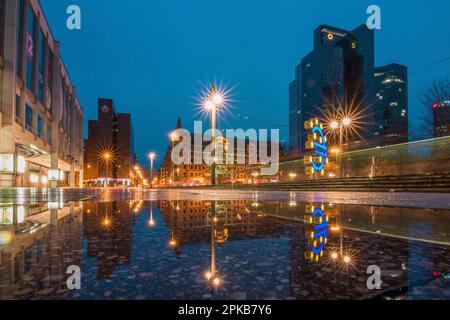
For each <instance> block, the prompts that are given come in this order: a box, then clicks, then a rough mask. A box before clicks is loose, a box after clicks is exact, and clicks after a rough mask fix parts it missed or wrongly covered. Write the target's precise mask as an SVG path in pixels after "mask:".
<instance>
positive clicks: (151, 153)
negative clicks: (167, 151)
mask: <svg viewBox="0 0 450 320" xmlns="http://www.w3.org/2000/svg"><path fill="white" fill-rule="evenodd" d="M148 158H149V159H150V184H151V183H152V181H153V162H154V161H155V159H156V153H154V152H150V153H149V154H148Z"/></svg>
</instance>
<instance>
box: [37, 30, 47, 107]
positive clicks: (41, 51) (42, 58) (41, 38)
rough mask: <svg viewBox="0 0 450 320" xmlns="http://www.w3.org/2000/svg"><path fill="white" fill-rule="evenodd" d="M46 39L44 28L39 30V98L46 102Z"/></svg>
mask: <svg viewBox="0 0 450 320" xmlns="http://www.w3.org/2000/svg"><path fill="white" fill-rule="evenodd" d="M45 44H46V39H45V37H44V34H43V33H42V30H39V54H40V59H39V74H38V99H39V101H40V102H41V103H42V104H44V70H45V69H44V68H45V54H44V48H46V45H45Z"/></svg>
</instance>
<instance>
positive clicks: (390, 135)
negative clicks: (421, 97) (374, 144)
mask: <svg viewBox="0 0 450 320" xmlns="http://www.w3.org/2000/svg"><path fill="white" fill-rule="evenodd" d="M375 86H376V97H377V100H378V102H377V107H376V112H375V117H376V123H377V124H379V125H380V126H379V129H380V130H382V134H381V137H380V138H381V139H380V144H381V145H391V144H397V143H404V142H408V68H407V67H406V66H403V65H400V64H396V63H393V64H389V65H386V66H381V67H377V68H375Z"/></svg>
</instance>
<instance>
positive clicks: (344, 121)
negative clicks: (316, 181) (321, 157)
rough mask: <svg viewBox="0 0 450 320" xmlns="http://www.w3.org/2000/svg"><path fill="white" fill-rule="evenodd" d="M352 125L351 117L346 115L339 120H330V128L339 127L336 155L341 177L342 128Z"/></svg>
mask: <svg viewBox="0 0 450 320" xmlns="http://www.w3.org/2000/svg"><path fill="white" fill-rule="evenodd" d="M351 125H352V119H351V118H350V117H348V116H344V117H342V118H341V119H339V120H332V121H331V122H330V125H329V127H330V129H331V130H338V129H339V150H338V152H336V157H338V156H339V161H338V162H339V177H340V178H343V175H344V174H343V170H342V169H343V168H342V146H343V145H344V129H346V128H348V127H350V126H351Z"/></svg>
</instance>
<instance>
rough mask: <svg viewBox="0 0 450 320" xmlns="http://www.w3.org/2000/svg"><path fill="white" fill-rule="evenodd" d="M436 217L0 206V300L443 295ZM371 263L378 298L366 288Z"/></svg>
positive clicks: (284, 208) (271, 205) (204, 205)
mask: <svg viewBox="0 0 450 320" xmlns="http://www.w3.org/2000/svg"><path fill="white" fill-rule="evenodd" d="M448 214H449V212H447V211H443V210H423V209H411V208H386V207H370V206H367V207H366V206H356V205H336V204H331V203H300V202H296V201H295V198H292V199H291V200H290V201H285V202H275V201H272V202H261V201H258V199H257V197H255V198H254V199H253V200H252V201H246V200H236V201H197V200H195V201H194V200H192V201H155V202H144V201H111V202H92V203H77V202H70V203H66V204H63V203H33V204H2V206H1V207H0V298H2V299H360V298H374V297H383V298H405V299H406V298H409V299H421V298H446V299H448V298H450V292H449V282H448V280H447V279H446V278H445V275H446V274H448V272H450V259H449V255H448V246H449V244H450V239H449V235H448V234H447V233H448V230H450V222H449V219H448ZM71 265H77V266H79V267H80V268H81V270H82V279H81V290H75V291H71V290H68V289H67V285H66V281H67V278H68V276H69V275H68V274H67V273H66V270H67V268H68V267H69V266H71ZM372 265H376V266H379V267H380V269H381V272H382V281H383V284H382V290H379V291H377V290H370V289H368V288H367V279H368V274H367V268H368V267H369V266H372Z"/></svg>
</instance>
